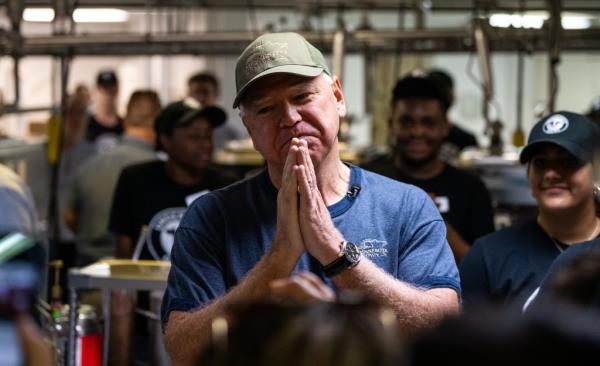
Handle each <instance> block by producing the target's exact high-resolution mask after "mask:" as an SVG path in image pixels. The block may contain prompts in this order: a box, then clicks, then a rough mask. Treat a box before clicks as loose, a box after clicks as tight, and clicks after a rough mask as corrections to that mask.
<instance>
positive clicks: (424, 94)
mask: <svg viewBox="0 0 600 366" xmlns="http://www.w3.org/2000/svg"><path fill="white" fill-rule="evenodd" d="M415 98H423V99H434V100H437V101H438V102H439V103H440V105H441V107H442V109H443V110H444V112H446V111H447V110H448V108H449V107H450V101H449V100H448V94H447V93H446V92H445V91H444V89H443V88H442V86H441V85H439V83H438V82H436V81H435V80H433V79H432V78H430V77H428V76H412V75H409V76H405V77H403V78H402V79H400V80H398V82H397V83H396V85H395V86H394V89H393V91H392V106H393V105H395V104H396V102H398V101H400V100H406V99H415Z"/></svg>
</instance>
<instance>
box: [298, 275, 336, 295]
mask: <svg viewBox="0 0 600 366" xmlns="http://www.w3.org/2000/svg"><path fill="white" fill-rule="evenodd" d="M297 276H298V277H300V278H302V279H304V280H305V281H306V282H308V283H309V284H310V285H311V286H313V288H315V289H316V290H318V292H319V293H320V295H321V297H322V300H323V301H334V300H335V292H334V291H333V290H332V289H331V288H330V287H329V286H327V285H326V284H325V282H323V281H322V280H321V278H319V276H317V275H316V274H314V273H312V272H307V271H303V272H300V273H298V274H297Z"/></svg>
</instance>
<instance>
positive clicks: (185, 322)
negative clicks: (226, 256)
mask: <svg viewBox="0 0 600 366" xmlns="http://www.w3.org/2000/svg"><path fill="white" fill-rule="evenodd" d="M297 261H298V258H293V257H292V258H291V257H290V255H289V253H286V250H285V248H282V249H280V250H273V249H272V250H270V251H269V252H267V254H265V255H264V256H263V257H262V259H261V260H260V261H259V262H258V263H257V264H256V266H255V267H254V268H253V269H252V270H251V271H250V272H248V274H247V275H246V276H245V277H244V279H243V280H242V281H241V282H240V283H239V284H238V285H237V286H235V287H234V288H232V289H231V291H230V292H228V293H227V294H226V295H224V296H223V297H221V298H219V299H217V300H216V301H214V302H213V303H211V304H209V305H207V306H204V307H202V308H199V309H197V310H194V311H191V312H183V311H173V312H171V314H170V315H169V318H168V322H167V324H166V325H165V345H166V348H167V351H168V353H169V355H170V356H171V359H172V361H173V365H191V364H194V362H195V361H196V359H197V358H198V356H199V354H200V351H201V349H202V348H203V347H204V346H205V345H207V344H208V343H209V342H210V337H211V325H212V321H213V320H214V319H215V318H217V317H219V316H222V315H223V312H224V310H225V309H226V308H227V307H228V306H229V305H231V304H236V303H241V302H247V301H253V300H259V299H264V298H266V297H268V296H269V282H270V281H271V280H273V279H276V278H282V277H287V276H289V274H290V273H291V272H292V270H293V269H294V266H295V265H296V262H297Z"/></svg>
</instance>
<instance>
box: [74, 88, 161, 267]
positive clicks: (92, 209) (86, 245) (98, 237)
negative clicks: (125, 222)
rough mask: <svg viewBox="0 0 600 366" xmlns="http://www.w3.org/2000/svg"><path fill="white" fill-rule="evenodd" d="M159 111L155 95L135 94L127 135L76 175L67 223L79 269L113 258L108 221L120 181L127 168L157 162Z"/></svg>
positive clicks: (133, 95) (112, 242)
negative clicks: (142, 163) (156, 142)
mask: <svg viewBox="0 0 600 366" xmlns="http://www.w3.org/2000/svg"><path fill="white" fill-rule="evenodd" d="M160 107H161V105H160V100H159V98H158V94H156V92H154V91H151V90H138V91H135V92H134V93H133V94H132V95H131V98H130V100H129V103H128V104H127V115H126V117H125V135H124V136H123V137H122V139H121V141H120V142H119V144H118V145H117V146H115V147H113V148H111V149H110V150H108V151H107V152H105V153H101V154H98V155H96V156H94V157H93V158H91V159H89V160H88V161H86V162H85V163H84V164H83V165H82V166H81V167H79V169H78V171H77V172H76V174H75V177H74V180H73V184H72V187H71V189H70V193H69V198H68V204H67V206H68V207H67V209H66V210H65V212H64V219H65V222H66V223H67V225H69V227H71V228H72V229H73V230H74V231H75V232H76V235H77V251H78V255H77V264H78V265H85V264H87V263H89V262H92V261H95V260H98V259H100V258H102V257H108V256H111V257H112V256H114V253H115V242H114V240H113V238H112V237H111V235H110V234H109V232H108V220H109V216H110V208H111V203H112V197H113V194H114V190H115V186H116V184H117V179H118V178H119V174H120V173H121V170H123V168H124V167H126V166H129V165H131V164H134V163H139V162H144V161H150V160H156V159H157V155H156V153H155V151H154V144H155V132H154V125H153V124H154V118H155V116H156V114H157V113H158V112H159V111H160Z"/></svg>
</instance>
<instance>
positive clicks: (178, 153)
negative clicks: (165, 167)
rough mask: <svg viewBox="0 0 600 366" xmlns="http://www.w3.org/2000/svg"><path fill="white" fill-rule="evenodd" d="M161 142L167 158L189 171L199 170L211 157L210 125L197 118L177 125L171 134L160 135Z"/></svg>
mask: <svg viewBox="0 0 600 366" xmlns="http://www.w3.org/2000/svg"><path fill="white" fill-rule="evenodd" d="M161 143H162V145H163V147H164V149H165V152H166V153H167V155H169V160H171V161H172V162H173V163H175V164H178V165H179V166H181V167H183V168H184V169H186V170H188V171H189V172H192V173H194V172H199V171H200V172H201V171H202V170H203V169H204V168H206V167H207V166H208V164H209V163H210V161H211V158H212V149H213V144H212V127H211V125H210V124H209V123H208V122H207V121H205V120H203V119H197V120H195V121H194V122H192V123H191V124H189V125H187V126H183V127H177V128H175V129H174V130H173V133H172V135H171V136H166V135H162V136H161Z"/></svg>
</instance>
